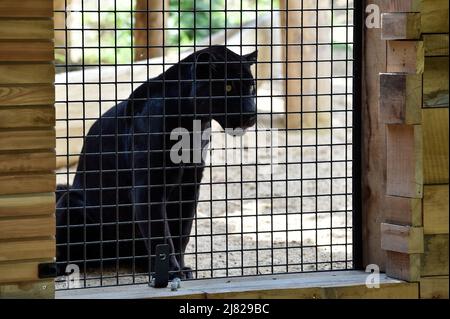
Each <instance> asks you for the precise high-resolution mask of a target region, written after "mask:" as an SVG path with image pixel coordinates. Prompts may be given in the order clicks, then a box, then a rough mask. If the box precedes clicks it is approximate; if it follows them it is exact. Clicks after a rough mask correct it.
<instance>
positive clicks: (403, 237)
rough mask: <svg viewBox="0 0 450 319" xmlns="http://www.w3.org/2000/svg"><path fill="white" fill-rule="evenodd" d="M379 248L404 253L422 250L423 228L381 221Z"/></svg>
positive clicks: (414, 252)
mask: <svg viewBox="0 0 450 319" xmlns="http://www.w3.org/2000/svg"><path fill="white" fill-rule="evenodd" d="M381 248H382V249H384V250H389V251H395V252H399V253H405V254H420V253H422V252H423V228H422V227H412V226H405V225H395V224H389V223H381Z"/></svg>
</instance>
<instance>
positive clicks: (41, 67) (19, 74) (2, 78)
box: [0, 63, 55, 84]
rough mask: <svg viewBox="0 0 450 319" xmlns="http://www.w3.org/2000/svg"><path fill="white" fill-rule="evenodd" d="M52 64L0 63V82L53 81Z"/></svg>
mask: <svg viewBox="0 0 450 319" xmlns="http://www.w3.org/2000/svg"><path fill="white" fill-rule="evenodd" d="M54 81H55V68H54V66H53V64H50V63H42V64H0V84H36V83H49V84H51V83H53V82H54Z"/></svg>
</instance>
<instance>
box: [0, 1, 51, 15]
mask: <svg viewBox="0 0 450 319" xmlns="http://www.w3.org/2000/svg"><path fill="white" fill-rule="evenodd" d="M52 16H53V0H20V1H17V0H2V1H0V18H11V17H20V18H50V17H52Z"/></svg>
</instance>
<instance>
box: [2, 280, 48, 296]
mask: <svg viewBox="0 0 450 319" xmlns="http://www.w3.org/2000/svg"><path fill="white" fill-rule="evenodd" d="M9 298H14V299H18V298H19V299H44V298H45V299H53V298H55V283H54V280H53V279H46V280H39V281H33V282H20V283H11V284H3V285H0V299H9Z"/></svg>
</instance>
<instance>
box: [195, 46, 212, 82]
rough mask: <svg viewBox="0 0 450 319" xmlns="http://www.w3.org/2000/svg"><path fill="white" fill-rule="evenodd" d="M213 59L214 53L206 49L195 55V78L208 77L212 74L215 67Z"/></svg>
mask: <svg viewBox="0 0 450 319" xmlns="http://www.w3.org/2000/svg"><path fill="white" fill-rule="evenodd" d="M214 60H215V59H214V55H213V54H211V53H210V52H208V51H205V52H201V53H200V54H198V55H197V56H196V57H195V63H194V68H195V75H196V78H197V79H209V78H210V77H211V76H212V73H213V72H214V71H215V69H216V67H215V63H214ZM210 72H211V74H210Z"/></svg>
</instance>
